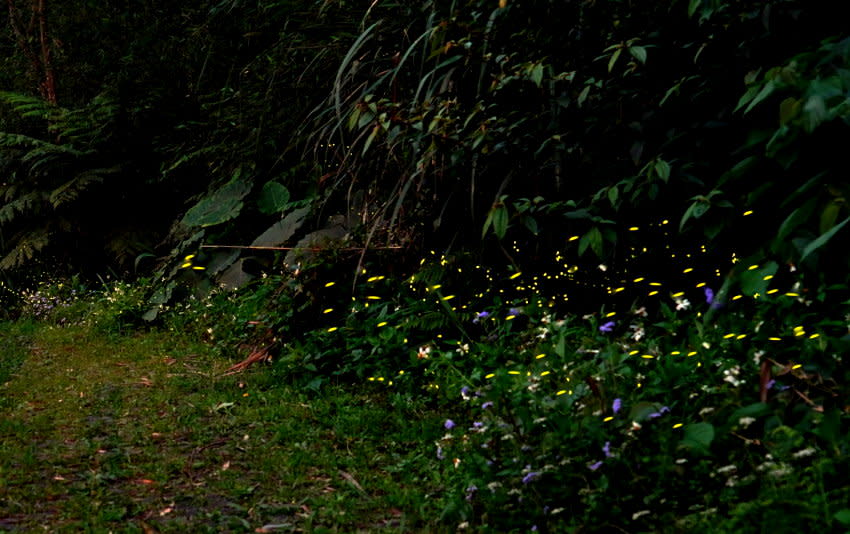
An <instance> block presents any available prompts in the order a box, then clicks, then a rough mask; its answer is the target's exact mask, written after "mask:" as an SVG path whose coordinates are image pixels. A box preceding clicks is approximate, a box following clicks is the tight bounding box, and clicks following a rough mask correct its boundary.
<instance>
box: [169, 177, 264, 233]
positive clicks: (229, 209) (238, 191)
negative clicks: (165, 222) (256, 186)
mask: <svg viewBox="0 0 850 534" xmlns="http://www.w3.org/2000/svg"><path fill="white" fill-rule="evenodd" d="M241 174H242V173H241V172H240V170H237V171H236V172H235V173H234V174H233V177H232V178H231V179H230V181H229V182H227V183H226V184H224V185H223V186H221V187H220V188H218V189H216V190H215V191H213V192H211V193H210V194H209V195H207V196H205V197H204V198H203V199H201V200H200V201H199V202H198V203H197V204H195V205H194V206H192V208H191V209H189V211H187V212H186V215H185V216H183V219H182V220H181V221H180V222H181V223H182V224H183V225H185V226H187V227H189V228H197V227H207V226H215V225H217V224H221V223H223V222H226V221H228V220H230V219H233V218H234V217H236V216H237V215H239V212H240V211H241V210H242V199H243V198H244V197H245V195H247V194H248V192H249V191H250V190H251V185H250V184H249V183H246V182H245V181H243V180H242V179H241Z"/></svg>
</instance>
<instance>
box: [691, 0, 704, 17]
mask: <svg viewBox="0 0 850 534" xmlns="http://www.w3.org/2000/svg"><path fill="white" fill-rule="evenodd" d="M701 3H702V0H691V1H690V3H689V4H688V16H689V17H693V16H694V13H696V12H697V9H699V6H700V4H701Z"/></svg>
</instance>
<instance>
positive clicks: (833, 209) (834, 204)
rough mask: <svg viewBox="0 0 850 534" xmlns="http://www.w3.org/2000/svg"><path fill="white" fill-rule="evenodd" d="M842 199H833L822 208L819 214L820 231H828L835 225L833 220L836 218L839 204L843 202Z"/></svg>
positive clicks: (839, 208)
mask: <svg viewBox="0 0 850 534" xmlns="http://www.w3.org/2000/svg"><path fill="white" fill-rule="evenodd" d="M843 200H844V199H839V201H840V202H842V203H841V204H839V201H836V200H833V201H831V202H830V203H829V204H827V206H826V207H825V208H824V209H823V211H822V212H821V214H820V232H821V233H824V232H828V231H829V230H830V229H831V228H832V227H834V226H835V221H837V220H838V214H839V213H840V212H841V206H842V204H843Z"/></svg>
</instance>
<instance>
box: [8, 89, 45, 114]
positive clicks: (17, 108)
mask: <svg viewBox="0 0 850 534" xmlns="http://www.w3.org/2000/svg"><path fill="white" fill-rule="evenodd" d="M0 102H2V103H5V104H8V105H10V106H12V110H13V111H14V112H15V113H17V114H18V115H20V116H21V117H25V118H29V119H32V118H34V119H44V120H47V119H49V118H50V116H51V114H52V113H54V111H55V110H56V108H55V107H54V106H51V105H50V104H49V103H48V102H47V101H46V100H44V99H43V98H40V97H37V96H31V95H25V94H21V93H13V92H9V91H0Z"/></svg>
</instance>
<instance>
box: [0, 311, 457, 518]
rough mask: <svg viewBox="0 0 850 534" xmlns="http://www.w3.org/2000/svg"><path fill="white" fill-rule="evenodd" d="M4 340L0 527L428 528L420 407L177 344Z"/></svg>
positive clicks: (49, 333)
mask: <svg viewBox="0 0 850 534" xmlns="http://www.w3.org/2000/svg"><path fill="white" fill-rule="evenodd" d="M0 334H2V340H3V345H4V347H3V355H2V356H0V378H2V380H3V385H2V389H0V407H2V410H3V412H4V413H3V418H2V419H0V530H9V531H12V532H31V531H41V530H45V529H46V530H48V531H54V532H82V531H86V532H108V531H111V532H152V531H159V532H228V531H230V532H252V531H256V529H263V528H264V527H265V530H266V531H269V532H302V531H303V532H356V531H372V530H377V529H381V530H389V531H400V532H410V531H423V530H424V531H429V530H434V529H435V528H436V527H435V526H434V525H435V523H434V521H435V519H434V518H435V517H436V516H437V515H439V509H440V507H439V503H438V501H437V500H436V499H435V498H433V496H434V495H436V493H437V492H438V491H440V489H441V487H440V480H439V479H438V478H437V476H438V475H436V474H434V475H431V474H429V473H430V470H429V469H428V465H429V462H430V460H431V456H432V455H433V442H434V440H436V439H439V435H436V434H434V433H435V432H438V431H439V429H440V423H439V420H438V418H437V415H436V414H434V413H433V412H431V411H429V410H428V409H426V408H423V407H422V406H420V405H418V404H417V403H416V401H413V400H410V399H407V398H404V397H402V396H393V395H391V394H389V395H388V394H387V393H384V392H380V391H377V390H376V391H373V392H363V391H360V392H353V391H352V390H350V389H345V388H341V387H335V386H329V387H326V388H324V389H323V390H322V393H321V394H317V393H314V392H306V391H300V390H298V389H294V388H293V387H292V386H288V385H286V384H284V383H283V380H282V379H280V378H279V377H277V376H276V375H275V372H274V371H273V370H272V371H269V370H268V369H264V370H258V371H253V372H248V373H244V374H241V375H232V376H223V371H224V370H225V369H226V368H227V367H228V365H229V362H226V361H224V360H223V359H221V358H214V357H213V356H212V355H211V354H210V350H209V348H208V347H207V346H205V345H200V344H197V343H193V342H191V341H189V340H187V339H181V338H180V337H179V336H175V335H174V334H163V333H157V332H152V333H136V334H134V335H131V336H127V337H121V336H104V335H103V333H102V332H95V331H93V330H92V329H91V328H90V327H86V326H72V327H67V328H56V327H49V326H46V325H34V324H32V323H20V324H18V325H14V326H12V325H8V324H7V325H2V327H0ZM361 390H362V388H361ZM260 531H262V530H260Z"/></svg>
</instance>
